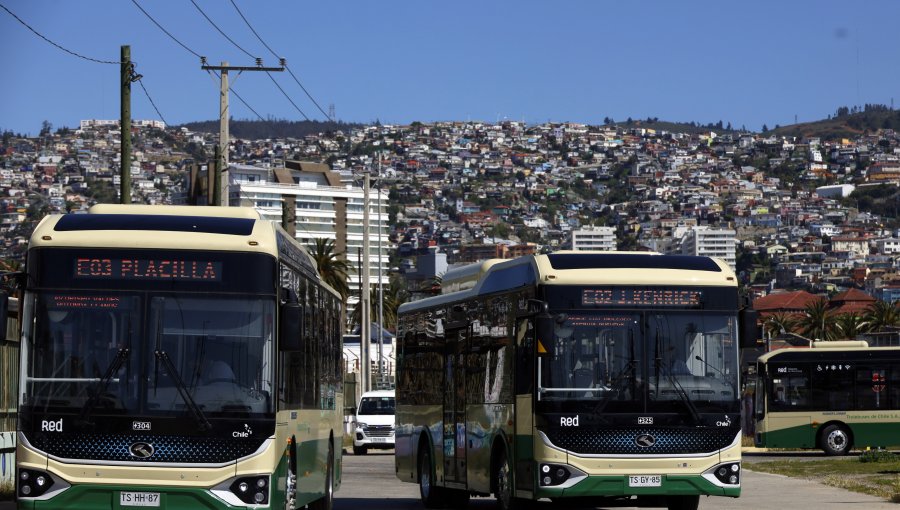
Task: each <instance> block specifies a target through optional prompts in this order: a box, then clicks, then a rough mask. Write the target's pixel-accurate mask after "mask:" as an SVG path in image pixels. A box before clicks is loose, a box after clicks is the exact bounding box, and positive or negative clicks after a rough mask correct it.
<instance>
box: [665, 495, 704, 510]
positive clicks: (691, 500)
mask: <svg viewBox="0 0 900 510" xmlns="http://www.w3.org/2000/svg"><path fill="white" fill-rule="evenodd" d="M699 506H700V496H669V497H668V498H666V507H667V508H668V509H669V510H697V507H699Z"/></svg>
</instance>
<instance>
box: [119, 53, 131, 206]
mask: <svg viewBox="0 0 900 510" xmlns="http://www.w3.org/2000/svg"><path fill="white" fill-rule="evenodd" d="M119 62H120V67H119V75H120V76H121V84H120V85H121V87H122V93H121V95H120V102H119V127H120V128H121V129H120V133H121V135H120V136H121V139H120V142H121V144H120V145H121V146H120V147H119V151H120V153H119V163H120V165H119V190H120V191H119V203H120V204H130V203H131V81H132V74H133V73H134V65H133V64H132V63H131V46H128V45H125V46H122V47H121V48H120V52H119Z"/></svg>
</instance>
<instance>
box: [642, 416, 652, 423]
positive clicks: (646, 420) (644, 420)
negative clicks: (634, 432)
mask: <svg viewBox="0 0 900 510" xmlns="http://www.w3.org/2000/svg"><path fill="white" fill-rule="evenodd" d="M638 425H653V417H652V416H638Z"/></svg>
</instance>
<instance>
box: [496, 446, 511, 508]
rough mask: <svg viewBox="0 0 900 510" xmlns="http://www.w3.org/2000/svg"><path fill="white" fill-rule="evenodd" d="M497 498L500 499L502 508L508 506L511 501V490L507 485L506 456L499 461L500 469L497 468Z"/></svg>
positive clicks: (507, 466)
mask: <svg viewBox="0 0 900 510" xmlns="http://www.w3.org/2000/svg"><path fill="white" fill-rule="evenodd" d="M497 499H498V500H499V501H500V506H501V507H502V508H509V507H510V502H511V501H512V491H511V490H510V485H509V463H508V462H507V461H506V458H504V459H503V462H501V463H500V469H498V470H497Z"/></svg>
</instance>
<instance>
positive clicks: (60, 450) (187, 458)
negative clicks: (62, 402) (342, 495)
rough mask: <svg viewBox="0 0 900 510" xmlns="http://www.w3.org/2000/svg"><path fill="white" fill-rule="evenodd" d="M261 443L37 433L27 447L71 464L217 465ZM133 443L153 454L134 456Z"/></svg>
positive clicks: (192, 438)
mask: <svg viewBox="0 0 900 510" xmlns="http://www.w3.org/2000/svg"><path fill="white" fill-rule="evenodd" d="M264 441H265V439H264V438H263V439H249V438H239V439H233V438H216V437H192V436H163V435H150V434H146V435H145V434H78V435H50V434H41V435H38V436H37V437H35V438H34V440H33V441H32V443H31V444H32V446H34V447H35V448H37V449H38V450H41V451H43V452H45V453H47V454H48V455H52V456H55V457H58V458H61V459H66V460H73V461H78V460H102V461H122V462H146V463H160V462H176V463H198V464H221V463H224V462H229V461H234V460H235V459H239V458H241V457H246V456H248V455H250V454H252V453H253V452H255V451H256V450H258V449H259V447H260V446H262V443H263V442H264ZM135 443H146V444H149V445H151V446H152V447H153V455H151V456H150V457H148V458H138V457H135V456H134V455H132V454H131V452H130V450H129V449H130V447H131V445H133V444H135Z"/></svg>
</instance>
